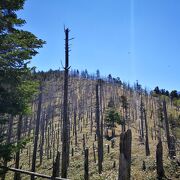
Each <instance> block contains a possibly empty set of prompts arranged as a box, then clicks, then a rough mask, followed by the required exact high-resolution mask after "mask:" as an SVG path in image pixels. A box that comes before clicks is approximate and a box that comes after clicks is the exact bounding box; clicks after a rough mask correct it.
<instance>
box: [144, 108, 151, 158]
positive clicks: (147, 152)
mask: <svg viewBox="0 0 180 180" xmlns="http://www.w3.org/2000/svg"><path fill="white" fill-rule="evenodd" d="M144 121H145V129H146V136H145V138H146V142H145V149H146V156H149V155H150V150H149V136H148V123H147V114H146V110H145V108H144Z"/></svg>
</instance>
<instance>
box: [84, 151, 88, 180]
mask: <svg viewBox="0 0 180 180" xmlns="http://www.w3.org/2000/svg"><path fill="white" fill-rule="evenodd" d="M88 156H89V149H88V148H86V149H85V153H84V180H89V157H88Z"/></svg>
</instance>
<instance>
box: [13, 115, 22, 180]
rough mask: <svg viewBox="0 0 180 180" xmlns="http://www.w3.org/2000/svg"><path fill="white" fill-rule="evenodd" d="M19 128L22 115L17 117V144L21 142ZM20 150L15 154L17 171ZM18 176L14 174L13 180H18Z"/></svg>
mask: <svg viewBox="0 0 180 180" xmlns="http://www.w3.org/2000/svg"><path fill="white" fill-rule="evenodd" d="M21 127H22V115H20V116H19V121H18V127H17V142H19V141H20V140H21ZM19 160H20V150H18V151H17V152H16V161H15V168H16V169H19ZM20 179H21V177H20V174H19V173H17V172H15V174H14V180H20Z"/></svg>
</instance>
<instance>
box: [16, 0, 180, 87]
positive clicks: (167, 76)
mask: <svg viewBox="0 0 180 180" xmlns="http://www.w3.org/2000/svg"><path fill="white" fill-rule="evenodd" d="M19 15H20V17H22V18H24V19H25V20H26V21H27V24H26V25H25V26H24V29H26V30H28V31H31V32H33V33H34V34H35V35H36V36H37V37H39V38H42V39H43V40H45V41H46V42H47V44H46V45H45V46H44V48H43V49H41V50H39V54H38V55H37V56H36V57H34V58H33V60H32V65H33V66H36V67H37V69H38V70H48V69H50V68H51V69H59V67H60V68H62V66H61V61H62V62H64V31H63V28H64V25H66V26H67V27H69V28H70V29H71V32H70V36H71V37H74V38H75V39H74V40H73V41H71V44H72V45H71V50H72V51H71V52H70V65H71V67H72V68H73V69H79V70H83V69H87V70H88V72H91V73H95V72H96V70H97V69H99V70H100V72H101V74H102V75H108V74H112V76H114V77H120V78H121V80H123V81H126V82H130V83H131V84H132V83H133V82H135V81H136V80H138V81H139V83H140V84H142V85H143V86H144V87H145V86H146V87H148V88H154V87H155V86H157V85H158V86H159V87H160V88H165V89H168V90H172V89H177V90H180V20H179V19H180V1H179V0H27V1H26V3H25V6H24V10H23V11H21V12H19Z"/></svg>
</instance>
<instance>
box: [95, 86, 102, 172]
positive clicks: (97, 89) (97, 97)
mask: <svg viewBox="0 0 180 180" xmlns="http://www.w3.org/2000/svg"><path fill="white" fill-rule="evenodd" d="M96 124H97V125H96V134H97V138H98V172H99V174H101V173H102V150H101V147H102V145H101V143H102V140H101V138H102V137H101V129H100V113H99V85H98V83H97V84H96Z"/></svg>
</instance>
